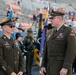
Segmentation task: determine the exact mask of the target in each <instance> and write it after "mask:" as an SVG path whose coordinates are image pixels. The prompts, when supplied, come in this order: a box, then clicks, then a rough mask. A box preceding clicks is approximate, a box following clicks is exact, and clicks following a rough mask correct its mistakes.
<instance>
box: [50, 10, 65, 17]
mask: <svg viewBox="0 0 76 75" xmlns="http://www.w3.org/2000/svg"><path fill="white" fill-rule="evenodd" d="M50 15H51V16H63V15H64V13H63V12H60V11H52V12H51V13H50Z"/></svg>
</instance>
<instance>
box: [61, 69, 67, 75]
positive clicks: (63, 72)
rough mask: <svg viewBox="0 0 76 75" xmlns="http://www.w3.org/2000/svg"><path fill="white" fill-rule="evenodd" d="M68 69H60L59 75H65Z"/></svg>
mask: <svg viewBox="0 0 76 75" xmlns="http://www.w3.org/2000/svg"><path fill="white" fill-rule="evenodd" d="M67 72H68V69H65V68H62V69H61V71H60V75H67Z"/></svg>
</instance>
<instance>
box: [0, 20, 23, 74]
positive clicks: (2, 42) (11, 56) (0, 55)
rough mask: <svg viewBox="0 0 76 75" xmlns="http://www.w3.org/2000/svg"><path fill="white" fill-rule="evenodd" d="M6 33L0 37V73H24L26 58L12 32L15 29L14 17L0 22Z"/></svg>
mask: <svg viewBox="0 0 76 75" xmlns="http://www.w3.org/2000/svg"><path fill="white" fill-rule="evenodd" d="M0 25H1V26H2V29H3V31H4V35H3V36H2V37H0V75H23V72H24V60H23V56H22V54H21V51H20V50H19V47H18V45H17V43H16V41H15V40H13V39H12V37H11V34H12V33H13V31H14V29H15V23H14V21H13V19H12V20H11V19H10V20H5V21H4V22H2V23H0Z"/></svg>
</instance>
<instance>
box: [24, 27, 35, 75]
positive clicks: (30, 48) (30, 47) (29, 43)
mask: <svg viewBox="0 0 76 75" xmlns="http://www.w3.org/2000/svg"><path fill="white" fill-rule="evenodd" d="M32 34H33V31H32V29H31V28H30V29H28V30H27V36H26V37H25V38H24V41H23V42H24V45H25V50H26V51H27V54H26V75H31V69H32V64H33V59H34V43H35V41H34V39H33V37H32V36H33V35H32Z"/></svg>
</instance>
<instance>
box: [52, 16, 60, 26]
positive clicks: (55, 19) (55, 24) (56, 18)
mask: <svg viewBox="0 0 76 75" xmlns="http://www.w3.org/2000/svg"><path fill="white" fill-rule="evenodd" d="M58 23H59V17H58V16H55V17H53V19H52V26H53V27H57V25H58Z"/></svg>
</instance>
